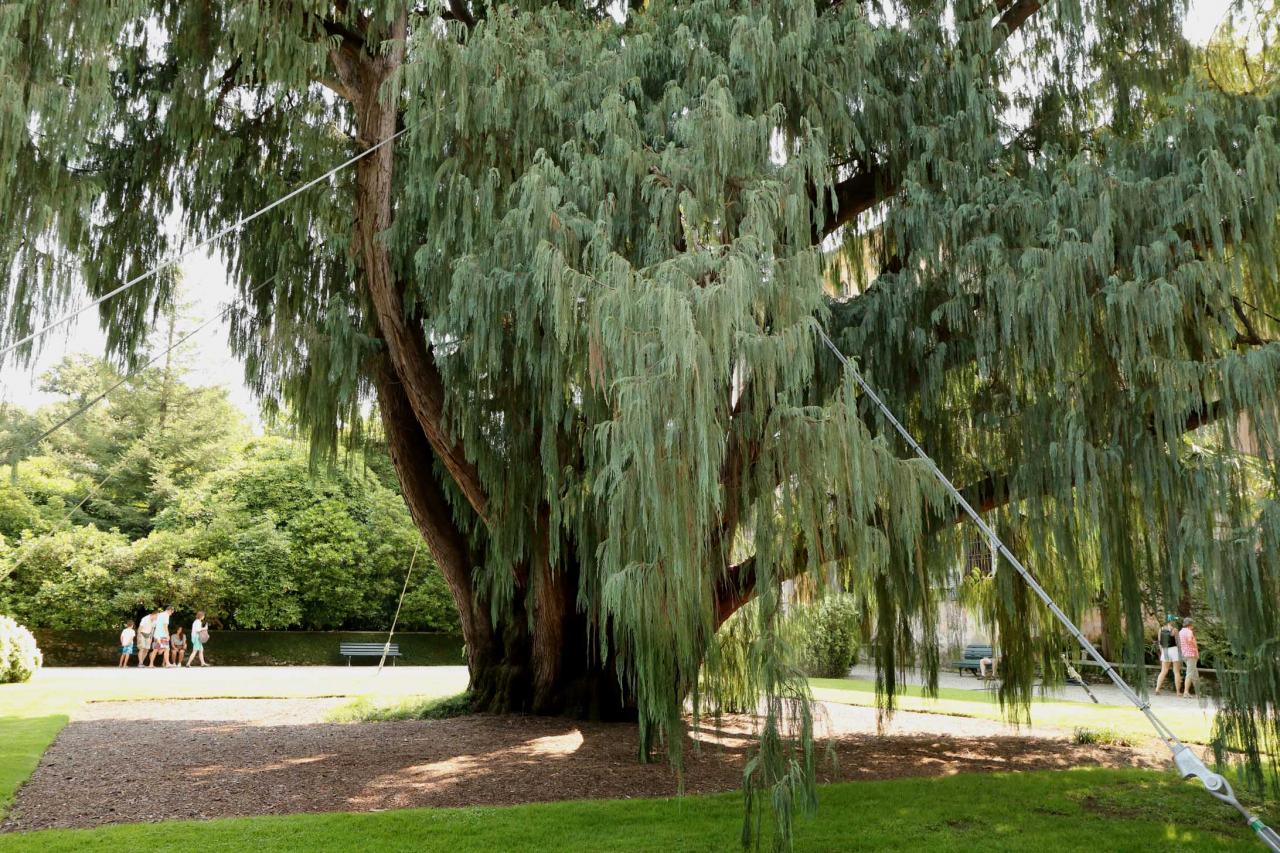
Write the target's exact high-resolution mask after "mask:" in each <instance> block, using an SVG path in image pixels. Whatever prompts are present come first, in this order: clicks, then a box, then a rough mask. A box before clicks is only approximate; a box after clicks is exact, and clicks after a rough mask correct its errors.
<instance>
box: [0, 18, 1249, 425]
mask: <svg viewBox="0 0 1280 853" xmlns="http://www.w3.org/2000/svg"><path fill="white" fill-rule="evenodd" d="M1229 4H1230V0H1192V2H1191V11H1190V13H1189V14H1188V16H1187V21H1186V27H1185V32H1186V34H1187V37H1188V38H1189V39H1190V40H1191V41H1193V42H1195V43H1197V44H1203V43H1204V42H1206V41H1208V39H1209V36H1210V35H1212V33H1213V30H1214V27H1216V26H1217V24H1218V22H1219V21H1220V20H1221V19H1222V17H1223V15H1224V14H1226V11H1227V8H1228V6H1229ZM319 166H320V164H317V167H319ZM249 227H250V228H252V227H253V226H252V225H250V226H249ZM233 298H234V293H233V288H232V287H231V284H230V282H228V281H227V277H226V272H225V271H224V269H223V268H222V266H221V264H219V263H218V262H216V261H215V260H214V259H213V258H211V257H208V256H197V255H193V256H191V257H190V258H187V259H186V260H185V261H184V262H183V263H182V301H183V302H184V303H186V304H187V306H188V308H187V316H186V320H185V323H184V324H183V325H184V326H185V327H186V328H188V329H190V328H194V327H195V326H197V325H198V324H200V323H202V322H204V321H205V320H207V319H209V318H210V317H213V316H214V315H215V314H217V313H218V312H219V311H221V310H222V308H223V306H225V305H226V303H227V302H228V301H230V300H231V299H233ZM164 334H165V331H164V329H160V330H158V331H156V332H155V333H154V336H153V343H156V344H158V343H159V342H161V341H163V339H164V338H163V336H164ZM104 346H105V337H104V336H103V334H102V332H101V330H100V329H99V328H98V315H97V311H96V310H95V311H88V312H86V313H85V314H84V315H82V316H81V318H80V319H79V320H78V321H77V322H75V323H71V324H68V325H67V326H66V327H64V328H62V329H58V330H55V331H53V332H50V333H49V334H48V336H47V337H46V338H45V341H44V346H43V349H42V350H41V352H40V355H39V357H38V358H37V359H36V361H35V363H34V365H33V366H32V367H31V368H29V369H21V368H17V367H14V366H7V367H5V368H4V369H3V370H0V400H3V401H4V402H9V403H17V404H18V405H20V406H24V407H27V408H31V407H35V406H39V405H41V404H43V403H47V402H50V400H51V399H52V398H51V396H50V395H48V394H44V393H42V392H41V391H39V390H38V389H37V387H36V386H37V384H38V377H39V376H40V374H42V373H44V372H45V371H46V370H48V369H49V368H50V367H52V366H53V365H55V364H57V363H58V362H59V361H61V360H62V359H63V358H64V357H65V356H67V355H69V354H72V353H88V354H90V355H102V353H103V349H104ZM183 350H184V353H185V359H184V360H185V361H186V362H187V364H188V365H190V367H191V372H192V375H191V376H190V377H189V379H190V381H192V382H193V383H195V384H198V385H221V386H223V387H225V388H226V389H227V391H228V393H229V394H230V395H231V400H232V402H233V403H235V405H236V406H238V407H239V408H240V409H241V410H243V411H244V413H245V414H246V415H247V416H248V417H249V419H250V420H251V421H252V422H254V423H257V421H258V417H257V412H258V406H257V403H256V402H255V401H254V399H253V395H252V394H251V393H250V392H249V389H248V388H246V387H245V385H244V380H243V371H242V369H241V366H240V363H239V362H238V361H237V360H236V359H235V358H234V357H233V356H232V355H231V351H230V349H229V348H228V346H227V328H226V326H225V324H223V323H213V324H211V325H210V326H209V328H207V329H204V330H202V331H201V332H200V333H199V334H198V335H196V336H195V337H194V338H192V339H191V340H190V341H189V342H187V343H186V344H185V345H184V346H183Z"/></svg>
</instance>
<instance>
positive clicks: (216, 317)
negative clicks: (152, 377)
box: [16, 275, 276, 453]
mask: <svg viewBox="0 0 1280 853" xmlns="http://www.w3.org/2000/svg"><path fill="white" fill-rule="evenodd" d="M275 279H276V276H274V275H273V276H271V278H269V279H267V280H266V281H264V282H262V283H261V284H259V285H257V286H256V287H254V288H253V289H252V290H250V291H249V292H248V293H247V294H245V296H244V299H242V300H239V301H242V302H246V303H247V302H248V300H249V298H250V297H252V296H253V295H254V294H256V293H257V292H258V291H259V290H261V289H262V288H264V287H266V286H267V285H268V284H270V283H271V282H273V281H275ZM235 307H236V302H228V303H227V304H226V305H224V306H223V307H222V310H221V311H219V312H218V313H217V314H214V315H213V316H212V317H210V318H209V319H208V320H205V321H204V322H203V323H201V324H200V325H199V326H196V327H195V328H194V329H192V330H191V331H190V332H188V333H187V334H186V335H184V336H183V337H182V338H181V339H180V340H178V341H177V342H176V343H174V344H172V345H170V346H169V347H167V348H166V349H164V350H162V351H161V352H159V353H157V354H156V355H154V356H152V357H151V358H149V359H148V360H147V361H145V362H143V363H142V364H140V365H138V366H137V367H135V368H134V369H133V370H131V371H130V372H128V373H126V374H125V375H124V376H121V377H120V379H119V381H117V382H116V383H115V384H113V385H111V386H110V387H108V388H107V389H106V390H105V391H103V392H102V393H101V394H99V395H98V396H96V397H94V398H93V399H92V400H90V401H89V402H87V403H85V404H84V405H82V406H81V407H80V408H78V409H76V410H75V411H74V412H72V413H71V414H69V415H67V416H66V417H65V418H63V419H62V420H60V421H58V422H57V423H56V424H54V425H53V426H51V427H49V428H48V429H47V430H45V431H44V432H42V433H41V434H40V435H39V436H37V437H36V438H33V439H31V440H30V441H28V442H27V443H26V444H24V445H22V447H19V448H18V449H17V451H16V452H17V453H21V452H23V451H24V450H29V449H31V448H32V447H35V446H36V445H37V444H39V443H40V442H42V441H44V440H45V439H46V438H48V437H49V436H51V435H53V434H54V433H55V432H57V431H58V430H60V429H62V428H63V427H64V426H66V425H67V424H69V423H71V422H72V421H74V420H75V419H76V418H78V417H80V416H81V415H83V414H84V413H85V412H87V411H89V410H90V409H92V408H93V407H94V406H96V405H98V404H99V403H101V402H102V401H103V400H105V399H106V398H107V397H108V396H109V395H110V394H111V393H112V392H113V391H115V390H116V389H118V388H119V387H120V386H121V385H123V384H125V383H126V382H128V381H129V380H130V379H132V378H133V377H135V376H137V375H138V374H139V373H141V372H142V371H144V370H146V369H147V368H148V367H150V366H151V365H153V364H155V363H156V362H157V361H159V360H160V359H162V358H164V357H165V356H166V355H168V354H169V353H171V352H173V351H174V350H176V349H177V348H178V347H180V346H182V345H183V344H185V343H186V342H187V341H189V340H191V339H192V338H194V337H195V336H196V335H198V334H199V333H200V332H203V331H204V330H205V329H207V328H208V327H209V326H210V325H211V324H213V323H215V322H217V321H218V320H221V319H222V318H223V317H225V316H226V315H227V312H228V311H230V310H231V309H232V308H235Z"/></svg>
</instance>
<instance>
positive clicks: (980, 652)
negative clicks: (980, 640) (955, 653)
mask: <svg viewBox="0 0 1280 853" xmlns="http://www.w3.org/2000/svg"><path fill="white" fill-rule="evenodd" d="M989 657H992V654H991V647H990V646H965V647H964V654H963V655H962V656H961V657H960V660H958V661H952V663H951V666H952V667H954V668H955V670H956V671H957V672H959V673H960V674H961V675H964V674H965V673H966V672H972V673H973V674H974V675H978V673H979V670H980V668H979V666H978V661H980V660H982V659H983V658H989Z"/></svg>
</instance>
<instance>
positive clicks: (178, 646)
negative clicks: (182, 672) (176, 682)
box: [169, 626, 187, 666]
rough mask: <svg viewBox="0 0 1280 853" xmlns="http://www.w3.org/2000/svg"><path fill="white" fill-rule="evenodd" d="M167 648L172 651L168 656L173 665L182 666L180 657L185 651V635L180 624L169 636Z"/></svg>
mask: <svg viewBox="0 0 1280 853" xmlns="http://www.w3.org/2000/svg"><path fill="white" fill-rule="evenodd" d="M169 649H170V651H171V652H172V654H171V655H170V658H171V659H172V660H173V661H174V664H173V665H174V666H182V657H183V655H185V654H186V653H187V635H186V634H185V633H183V629H182V627H181V626H179V627H178V628H177V629H176V630H175V631H174V632H173V636H172V637H170V638H169Z"/></svg>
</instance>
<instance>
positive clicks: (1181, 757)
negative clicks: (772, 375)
mask: <svg viewBox="0 0 1280 853" xmlns="http://www.w3.org/2000/svg"><path fill="white" fill-rule="evenodd" d="M816 328H817V330H818V335H819V337H821V338H822V340H823V343H825V344H826V345H827V348H828V349H830V350H831V352H833V353H834V354H835V357H836V358H837V359H838V360H839V362H840V363H841V364H842V365H843V366H844V367H845V368H846V369H847V370H848V371H849V374H850V375H851V376H852V377H853V380H854V381H855V382H856V383H858V387H859V388H861V389H862V393H864V394H866V395H867V398H868V399H870V400H871V402H873V403H875V404H876V407H877V408H878V409H880V412H881V413H882V414H883V415H884V417H885V419H886V420H888V421H889V423H890V424H891V425H892V426H893V428H894V429H895V430H896V431H897V433H898V435H900V436H902V439H903V441H905V442H906V443H907V444H908V445H909V446H910V447H911V449H912V450H913V451H915V454H916V456H918V457H919V458H920V459H921V461H923V462H924V463H925V465H927V466H928V467H929V470H930V472H932V474H933V476H934V477H935V478H936V479H937V480H938V482H939V483H941V484H942V486H943V487H944V488H945V489H946V490H947V491H948V492H949V493H950V494H951V497H952V498H953V499H954V500H955V502H956V503H957V504H959V505H960V508H961V509H963V510H964V512H965V514H966V515H968V516H969V518H971V519H973V522H974V524H976V525H978V529H980V530H981V531H982V532H983V533H985V534H986V535H987V537H988V538H989V539H990V541H991V542H992V543H993V544H994V545H995V546H996V547H997V549H998V550H999V553H1000V554H1001V555H1003V556H1004V558H1005V560H1007V561H1008V562H1009V565H1010V566H1013V568H1014V570H1015V571H1016V572H1017V573H1018V574H1019V575H1021V576H1022V580H1023V581H1024V582H1025V583H1026V584H1027V586H1029V587H1031V591H1032V592H1034V593H1035V594H1036V595H1037V596H1038V597H1039V598H1040V600H1041V601H1043V602H1044V603H1045V606H1047V607H1048V608H1049V611H1050V612H1051V613H1053V615H1054V616H1055V617H1056V618H1057V620H1058V621H1059V622H1061V623H1062V625H1063V627H1065V628H1066V629H1067V630H1068V631H1069V632H1070V633H1071V635H1072V636H1073V637H1075V638H1076V641H1077V642H1078V643H1080V647H1081V648H1082V649H1084V650H1085V652H1086V653H1087V654H1088V655H1089V656H1090V657H1092V658H1093V659H1094V660H1096V661H1097V662H1098V664H1099V665H1100V666H1101V667H1102V669H1103V671H1104V672H1106V673H1107V675H1108V676H1110V678H1111V681H1112V682H1113V683H1114V684H1115V685H1116V687H1117V688H1119V690H1120V692H1121V693H1122V694H1124V696H1125V698H1126V699H1128V700H1129V701H1130V702H1132V703H1133V704H1134V706H1135V707H1137V708H1138V710H1140V711H1141V712H1142V713H1143V714H1145V715H1146V717H1147V720H1148V721H1149V722H1150V723H1151V726H1152V728H1154V729H1155V730H1156V734H1157V735H1159V736H1160V739H1161V740H1163V741H1164V742H1165V745H1166V746H1167V747H1169V751H1170V752H1172V753H1173V763H1174V765H1175V766H1176V767H1177V768H1178V772H1179V773H1181V774H1182V777H1183V778H1184V779H1187V778H1190V777H1192V776H1194V777H1196V778H1197V779H1199V780H1200V782H1201V784H1203V785H1204V787H1205V790H1207V791H1208V792H1209V793H1210V794H1212V795H1213V796H1214V797H1216V798H1217V799H1219V800H1221V801H1222V802H1224V803H1226V804H1228V805H1230V806H1232V807H1234V808H1235V809H1236V810H1238V811H1239V812H1240V814H1242V815H1244V818H1245V820H1246V821H1248V823H1249V828H1250V829H1252V830H1253V831H1254V832H1256V833H1257V834H1258V838H1259V839H1260V840H1261V841H1262V843H1263V844H1265V845H1267V847H1268V848H1269V849H1270V850H1272V851H1275V853H1280V835H1277V834H1276V832H1275V830H1273V829H1271V827H1269V826H1267V825H1266V824H1265V823H1263V822H1262V820H1261V818H1259V817H1257V816H1256V815H1254V814H1253V813H1252V812H1250V811H1249V810H1248V809H1247V808H1245V807H1244V806H1243V805H1241V803H1240V801H1239V800H1237V799H1236V796H1235V793H1234V792H1233V791H1232V790H1231V783H1230V782H1228V781H1227V780H1226V779H1225V778H1223V776H1222V774H1220V773H1214V772H1213V771H1211V770H1210V769H1209V768H1208V767H1206V766H1205V764H1204V762H1203V761H1201V760H1200V758H1199V756H1197V755H1196V754H1195V753H1194V752H1192V751H1191V749H1190V748H1188V747H1187V746H1186V744H1184V743H1182V741H1180V740H1179V739H1178V737H1177V735H1175V734H1174V733H1173V730H1172V729H1170V728H1169V727H1168V726H1167V725H1165V723H1164V721H1163V720H1161V719H1160V718H1159V717H1157V716H1156V714H1155V712H1154V711H1152V710H1151V703H1150V702H1147V701H1144V700H1143V699H1142V698H1141V697H1140V696H1138V694H1137V693H1135V692H1134V690H1133V688H1132V687H1130V686H1129V684H1128V682H1126V681H1125V680H1124V679H1123V678H1121V677H1120V674H1119V673H1118V672H1116V670H1115V668H1114V667H1113V666H1111V664H1110V663H1109V662H1108V661H1107V659H1106V658H1104V657H1103V656H1102V653H1101V652H1099V651H1098V650H1097V649H1096V648H1094V645H1093V643H1091V642H1089V640H1088V638H1086V637H1085V635H1084V633H1083V632H1082V631H1081V630H1080V629H1079V628H1078V627H1077V626H1076V624H1075V623H1074V622H1072V621H1071V618H1070V617H1069V616H1067V614H1066V613H1065V612H1063V610H1062V608H1061V607H1059V606H1058V604H1057V602H1055V601H1054V600H1053V598H1052V597H1051V596H1050V595H1049V593H1047V592H1046V591H1045V589H1044V587H1042V586H1041V585H1040V583H1039V582H1038V581H1037V580H1036V579H1035V577H1034V576H1033V575H1032V574H1031V572H1030V571H1028V569H1027V567H1026V566H1024V565H1023V564H1022V561H1021V560H1019V559H1018V558H1017V556H1015V555H1014V553H1013V552H1012V551H1010V550H1009V548H1008V546H1006V545H1005V544H1004V541H1003V540H1001V539H1000V537H999V536H998V535H997V534H996V532H995V530H994V529H992V527H991V526H990V525H988V524H987V523H986V522H985V521H983V520H982V516H980V515H979V514H978V511H977V510H975V509H974V508H973V506H972V505H970V503H969V502H968V501H967V500H965V497H964V495H962V494H961V493H960V490H959V489H957V488H956V486H955V484H954V483H952V482H951V480H950V479H949V478H948V477H947V475H946V474H944V473H942V469H941V468H939V467H938V465H937V463H935V462H934V461H933V459H932V458H931V457H930V456H929V454H927V453H925V452H924V448H922V447H921V446H920V445H919V444H918V443H917V442H916V440H915V438H914V437H912V435H911V433H910V432H908V431H907V428H906V427H904V426H903V425H902V423H901V422H900V421H899V420H898V419H897V418H896V417H894V414H893V412H892V411H891V410H890V409H889V407H888V406H887V405H885V403H884V401H883V400H881V399H880V397H879V396H878V395H877V394H876V392H875V391H874V390H872V388H871V386H870V385H868V384H867V381H866V380H865V379H863V378H862V374H861V372H859V371H858V369H857V368H856V367H855V366H854V365H853V362H851V361H850V360H849V359H848V358H847V357H846V356H845V354H844V353H842V352H841V351H840V349H839V347H837V346H836V345H835V343H834V342H833V341H832V340H831V338H830V337H829V336H828V335H827V332H826V330H825V329H823V328H822V327H821V326H817V327H816Z"/></svg>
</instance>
